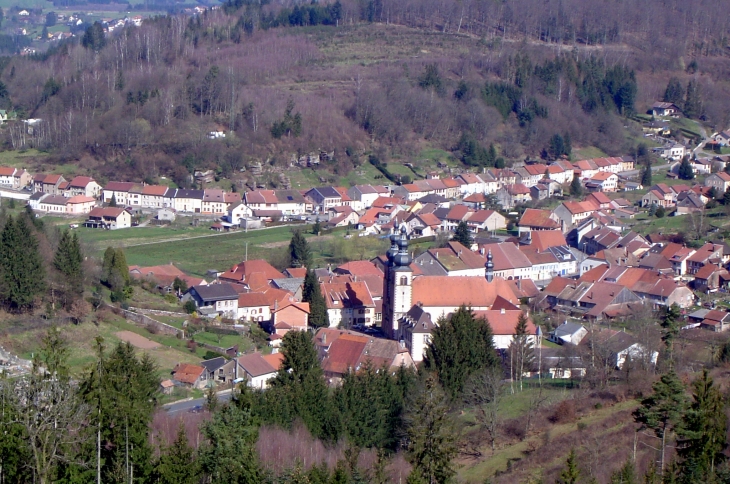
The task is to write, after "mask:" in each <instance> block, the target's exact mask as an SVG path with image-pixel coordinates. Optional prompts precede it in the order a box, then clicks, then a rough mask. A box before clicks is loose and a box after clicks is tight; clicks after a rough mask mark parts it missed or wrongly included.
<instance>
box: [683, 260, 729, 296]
mask: <svg viewBox="0 0 730 484" xmlns="http://www.w3.org/2000/svg"><path fill="white" fill-rule="evenodd" d="M728 282H730V273H729V272H728V271H727V269H724V268H722V267H719V266H716V265H714V264H707V265H704V266H703V267H702V268H701V269H700V270H698V271H697V272H696V273H695V278H694V281H692V284H693V287H694V289H695V290H696V291H702V292H706V293H711V292H715V291H717V290H718V289H719V288H721V287H722V288H727V287H728Z"/></svg>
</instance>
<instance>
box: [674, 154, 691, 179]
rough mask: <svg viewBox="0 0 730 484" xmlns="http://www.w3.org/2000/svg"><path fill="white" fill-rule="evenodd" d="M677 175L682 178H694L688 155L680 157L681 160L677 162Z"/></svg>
mask: <svg viewBox="0 0 730 484" xmlns="http://www.w3.org/2000/svg"><path fill="white" fill-rule="evenodd" d="M677 175H678V176H679V178H680V179H682V180H694V177H695V173H694V171H692V164H691V163H690V162H689V157H688V156H685V157H684V158H682V162H681V163H680V164H679V170H678V171H677Z"/></svg>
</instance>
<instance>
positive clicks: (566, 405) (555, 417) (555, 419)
mask: <svg viewBox="0 0 730 484" xmlns="http://www.w3.org/2000/svg"><path fill="white" fill-rule="evenodd" d="M549 420H550V421H551V422H552V423H554V424H560V423H567V422H573V421H574V420H575V403H574V402H573V401H572V400H563V401H562V402H560V404H559V405H558V407H557V408H556V409H555V412H554V413H553V414H552V415H551V416H550V419H549Z"/></svg>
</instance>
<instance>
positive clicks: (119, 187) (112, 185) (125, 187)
mask: <svg viewBox="0 0 730 484" xmlns="http://www.w3.org/2000/svg"><path fill="white" fill-rule="evenodd" d="M132 188H134V183H132V182H116V181H111V182H109V183H107V184H106V186H105V187H104V190H107V191H110V192H128V191H129V190H131V189H132Z"/></svg>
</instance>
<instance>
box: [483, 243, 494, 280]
mask: <svg viewBox="0 0 730 484" xmlns="http://www.w3.org/2000/svg"><path fill="white" fill-rule="evenodd" d="M484 267H486V268H487V271H486V275H487V282H492V279H494V263H492V249H489V252H487V263H486V264H485V265H484Z"/></svg>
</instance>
